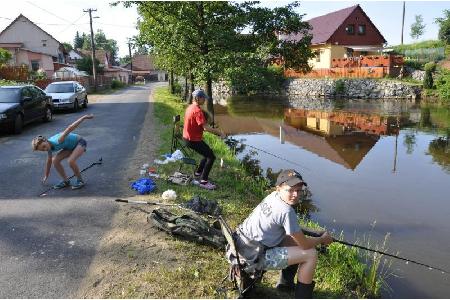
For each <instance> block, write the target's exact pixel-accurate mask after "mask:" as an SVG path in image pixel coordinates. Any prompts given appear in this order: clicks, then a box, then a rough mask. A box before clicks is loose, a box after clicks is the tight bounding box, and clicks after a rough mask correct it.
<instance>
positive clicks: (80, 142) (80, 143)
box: [74, 138, 87, 152]
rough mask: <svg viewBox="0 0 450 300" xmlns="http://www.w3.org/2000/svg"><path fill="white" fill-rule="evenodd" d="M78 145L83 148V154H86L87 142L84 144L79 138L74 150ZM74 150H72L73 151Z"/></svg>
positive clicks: (84, 141)
mask: <svg viewBox="0 0 450 300" xmlns="http://www.w3.org/2000/svg"><path fill="white" fill-rule="evenodd" d="M78 145H80V146H81V147H83V148H84V152H86V148H87V142H86V140H85V139H83V138H80V139H79V140H78V143H77V145H76V146H75V148H76V147H77V146H78ZM75 148H74V149H75Z"/></svg>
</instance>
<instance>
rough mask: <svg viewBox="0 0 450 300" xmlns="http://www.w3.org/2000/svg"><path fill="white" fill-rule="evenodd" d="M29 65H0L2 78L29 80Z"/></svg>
mask: <svg viewBox="0 0 450 300" xmlns="http://www.w3.org/2000/svg"><path fill="white" fill-rule="evenodd" d="M28 73H29V72H28V66H19V67H14V66H2V67H0V79H6V80H14V81H27V80H28Z"/></svg>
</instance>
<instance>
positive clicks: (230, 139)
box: [226, 137, 311, 171]
mask: <svg viewBox="0 0 450 300" xmlns="http://www.w3.org/2000/svg"><path fill="white" fill-rule="evenodd" d="M226 140H228V141H231V142H234V143H236V144H237V143H239V144H241V145H245V146H247V147H250V148H253V149H255V150H258V151H261V152H263V153H265V154H268V155H271V156H273V157H276V158H278V159H281V160H284V161H285V162H288V163H290V164H293V165H296V166H298V167H300V168H303V169H305V170H308V171H311V169H309V168H307V167H305V166H302V165H300V164H298V163H296V162H294V161H291V160H289V159H286V158H284V157H281V156H278V155H276V154H273V153H270V152H268V151H266V150H263V149H260V148H257V147H255V146H252V145H249V144H245V143H243V142H241V141H238V140H236V139H234V138H230V137H227V138H226Z"/></svg>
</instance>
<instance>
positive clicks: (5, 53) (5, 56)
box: [0, 48, 12, 67]
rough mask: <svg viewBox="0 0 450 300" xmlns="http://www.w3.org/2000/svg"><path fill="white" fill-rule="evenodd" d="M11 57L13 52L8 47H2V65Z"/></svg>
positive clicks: (0, 50) (0, 62)
mask: <svg viewBox="0 0 450 300" xmlns="http://www.w3.org/2000/svg"><path fill="white" fill-rule="evenodd" d="M11 58H12V54H11V52H9V51H8V50H6V49H3V48H0V67H1V66H3V65H4V64H6V63H7V62H8V61H9V60H10V59H11Z"/></svg>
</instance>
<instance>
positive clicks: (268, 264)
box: [264, 247, 288, 270]
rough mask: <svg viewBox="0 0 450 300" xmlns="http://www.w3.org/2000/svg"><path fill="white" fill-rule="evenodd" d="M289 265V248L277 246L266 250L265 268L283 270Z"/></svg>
mask: <svg viewBox="0 0 450 300" xmlns="http://www.w3.org/2000/svg"><path fill="white" fill-rule="evenodd" d="M287 266H288V248H287V247H275V248H270V249H267V250H266V253H265V255H264V270H282V269H285V268H287Z"/></svg>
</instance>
